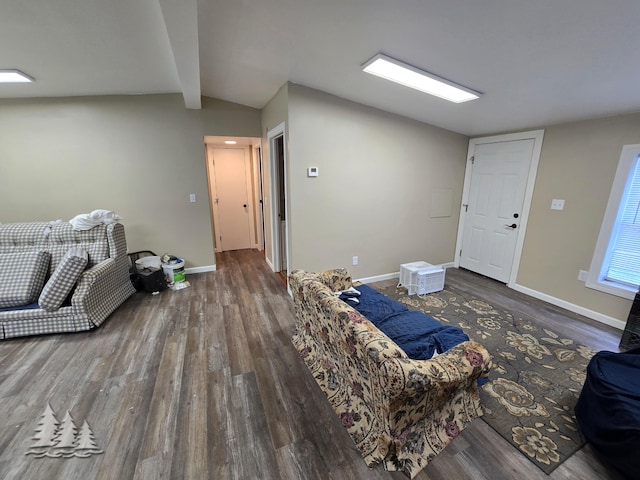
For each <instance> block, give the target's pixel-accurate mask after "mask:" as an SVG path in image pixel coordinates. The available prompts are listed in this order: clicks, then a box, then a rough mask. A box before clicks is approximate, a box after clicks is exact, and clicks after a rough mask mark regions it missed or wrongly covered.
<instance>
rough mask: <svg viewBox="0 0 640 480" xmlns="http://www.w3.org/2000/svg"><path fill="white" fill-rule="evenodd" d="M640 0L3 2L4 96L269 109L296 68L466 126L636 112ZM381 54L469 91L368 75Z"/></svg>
mask: <svg viewBox="0 0 640 480" xmlns="http://www.w3.org/2000/svg"><path fill="white" fill-rule="evenodd" d="M638 25H640V2H639V1H638V0H610V1H608V2H604V1H602V0H560V1H558V0H527V1H525V0H484V1H478V0H386V1H385V0H322V1H320V0H259V1H256V0H135V1H131V0H110V1H105V0H28V1H25V0H3V1H2V8H1V12H0V69H2V68H18V69H20V70H23V71H24V72H25V73H27V74H29V75H31V76H32V77H34V78H35V79H36V82H35V83H33V84H19V85H0V98H13V97H49V96H77V95H112V94H143V93H170V92H180V93H182V94H183V95H184V99H185V105H186V106H187V107H188V108H199V107H200V95H206V96H210V97H215V98H219V99H222V100H227V101H231V102H236V103H240V104H243V105H248V106H251V107H255V108H262V107H264V106H265V104H266V103H267V102H268V101H269V100H270V99H271V98H272V97H273V95H274V94H275V93H276V92H277V91H278V89H279V88H280V87H281V86H282V85H283V84H284V83H285V82H286V81H291V82H295V83H299V84H303V85H306V86H309V87H312V88H316V89H319V90H323V91H325V92H329V93H332V94H335V95H337V96H340V97H343V98H346V99H350V100H353V101H356V102H359V103H363V104H366V105H371V106H374V107H377V108H380V109H382V110H386V111H389V112H393V113H398V114H400V115H404V116H406V117H409V118H413V119H416V120H420V121H424V122H427V123H431V124H433V125H438V126H440V127H444V128H447V129H450V130H454V131H457V132H461V133H464V134H468V135H480V134H489V133H496V132H504V131H512V130H517V129H523V128H534V127H540V126H546V125H551V124H555V123H561V122H565V121H571V120H578V119H585V118H593V117H600V116H606V115H614V114H619V113H627V112H635V111H640V62H639V61H638V60H639V59H638V53H639V52H640V34H639V32H638ZM379 52H382V53H385V54H387V55H389V56H392V57H395V58H397V59H399V60H402V61H404V62H406V63H409V64H412V65H414V66H416V67H420V68H422V69H425V70H428V71H430V72H432V73H435V74H437V75H439V76H442V77H445V78H448V79H450V80H453V81H455V82H457V83H460V84H462V85H465V86H467V87H469V88H472V89H474V90H478V91H480V92H483V93H484V95H483V96H482V97H481V98H480V99H479V100H475V101H472V102H468V103H463V104H453V103H449V102H446V101H444V100H440V99H437V98H434V97H430V96H428V95H426V94H422V93H419V92H414V91H411V90H409V89H406V88H404V87H401V86H398V85H395V84H390V83H388V82H386V81H384V80H382V79H379V78H377V77H373V76H370V75H367V74H365V73H363V72H362V71H361V69H360V65H361V64H362V63H364V62H365V61H366V60H368V59H369V58H371V57H372V56H374V55H375V54H376V53H379Z"/></svg>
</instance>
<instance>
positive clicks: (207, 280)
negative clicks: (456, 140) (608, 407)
mask: <svg viewBox="0 0 640 480" xmlns="http://www.w3.org/2000/svg"><path fill="white" fill-rule="evenodd" d="M217 268H218V270H217V271H216V272H211V273H204V274H197V275H190V276H189V277H188V280H189V281H190V282H191V287H190V288H188V289H184V290H180V291H175V292H174V291H165V292H163V293H161V294H159V295H150V294H143V293H138V294H136V295H135V296H134V297H132V298H131V299H130V300H128V301H127V302H126V303H125V304H124V305H122V306H121V307H120V308H119V309H118V310H117V311H116V312H115V313H114V314H113V315H112V316H111V318H110V319H108V320H107V322H105V324H104V325H103V326H102V327H100V328H99V329H97V330H94V331H92V332H88V333H79V334H68V335H52V336H43V337H33V338H22V339H14V340H9V341H3V342H0V478H2V479H20V480H31V479H37V480H39V479H58V478H59V479H119V480H123V479H133V478H135V479H145V480H146V479H160V478H165V479H215V480H225V479H238V480H251V479H291V480H299V479H336V480H343V479H348V480H357V479H367V480H369V479H373V480H375V479H401V478H406V477H404V475H402V474H398V473H388V472H385V471H384V470H383V469H382V467H377V468H375V469H369V468H367V467H366V465H365V464H364V462H363V461H362V459H361V457H360V455H359V454H358V452H357V451H356V450H355V447H354V446H353V443H352V442H351V440H350V438H349V437H348V435H347V434H346V432H345V431H344V429H343V428H342V425H341V423H340V421H339V419H338V418H337V417H336V416H335V415H334V413H333V411H332V410H331V408H330V407H329V404H328V402H327V401H326V399H325V397H324V395H323V394H322V392H321V391H320V390H319V388H318V387H317V385H316V384H315V382H314V380H313V378H311V376H310V374H309V372H308V370H307V369H306V367H305V365H304V363H303V362H302V361H301V360H300V359H299V357H298V356H297V354H296V352H295V350H294V348H293V346H292V345H291V343H290V337H291V335H292V333H293V310H292V305H291V302H290V299H289V297H288V295H287V293H286V289H285V287H284V285H283V283H282V282H281V280H280V279H279V278H278V277H277V276H276V275H275V274H273V273H272V272H271V271H270V270H269V268H268V267H267V265H266V264H265V262H264V258H263V256H262V255H261V254H260V253H258V252H256V251H238V252H227V253H224V254H220V255H218V256H217ZM447 281H448V282H452V283H454V284H455V285H456V286H457V287H458V288H464V289H466V291H467V292H469V293H470V294H474V295H477V296H480V297H487V298H490V299H491V300H492V301H496V302H501V303H503V304H505V305H511V306H512V307H513V308H516V309H517V308H522V309H523V310H524V311H527V312H529V313H531V312H534V313H535V317H536V318H538V319H539V321H540V323H541V324H546V325H549V326H550V327H551V328H553V329H554V331H556V332H558V333H562V334H563V335H566V336H569V337H571V338H573V339H574V340H577V341H579V342H581V343H584V344H585V345H589V346H592V347H593V348H596V349H608V350H615V351H617V345H618V341H619V339H620V334H621V332H619V331H617V330H615V329H612V328H608V327H606V326H603V325H600V324H598V323H596V322H593V321H589V320H586V319H583V318H581V317H578V316H576V315H572V314H568V313H567V312H565V311H562V310H561V309H557V308H555V307H552V306H548V305H546V304H544V303H542V302H539V301H537V300H534V299H531V298H529V297H526V296H524V295H521V294H518V293H516V292H513V291H512V290H508V289H507V288H506V287H504V286H503V285H500V284H498V283H495V282H493V281H490V280H486V279H482V278H481V277H478V276H476V275H473V274H470V273H468V272H464V271H457V270H448V271H447ZM47 402H49V403H50V404H51V406H52V407H53V409H54V411H55V412H56V413H57V415H58V418H59V419H60V420H61V419H62V417H63V416H64V413H65V412H66V411H67V410H69V411H70V413H71V415H72V416H73V418H74V419H75V420H76V423H77V425H78V427H79V426H80V425H81V424H82V421H83V420H87V421H88V422H89V424H90V425H91V427H92V429H93V432H94V434H95V441H96V443H97V445H98V446H99V447H100V448H102V449H104V453H103V454H99V455H94V456H91V457H89V458H68V459H61V458H34V457H33V456H31V455H25V453H26V452H27V450H28V449H29V447H30V446H31V444H32V442H33V440H32V439H31V437H32V436H33V434H34V430H35V428H36V427H37V423H38V420H39V417H40V415H41V413H42V412H43V410H44V408H45V406H46V404H47ZM416 478H417V479H418V480H427V479H430V480H456V479H487V480H488V479H491V480H500V479H505V480H506V479H514V478H519V479H544V478H548V477H547V476H546V475H545V474H543V473H542V472H541V471H540V470H539V469H538V468H537V467H535V466H534V465H533V464H532V463H531V462H529V461H528V460H527V459H526V458H525V457H524V456H523V455H521V454H520V453H518V451H517V450H516V449H514V447H512V446H511V445H510V444H508V443H507V442H506V441H505V440H503V439H502V438H501V437H500V436H499V435H497V434H496V433H495V432H494V431H493V430H492V429H491V428H490V427H488V426H487V424H485V423H484V422H483V421H482V420H476V421H475V422H474V423H473V424H472V425H471V426H470V427H469V428H467V429H466V430H465V431H464V432H463V433H462V435H461V436H460V437H459V438H458V439H456V440H455V441H454V442H453V443H452V444H451V445H450V446H449V447H447V449H446V450H445V451H444V452H443V453H442V454H441V455H439V456H438V457H437V458H436V459H435V460H434V461H433V462H432V463H431V464H430V465H429V466H427V468H426V469H424V470H423V471H422V472H421V473H420V474H419V475H418V476H417V477H416ZM550 478H551V479H554V480H560V479H572V480H573V479H611V480H613V479H615V480H618V478H619V477H617V476H616V475H615V474H614V473H612V472H609V471H607V470H606V469H605V467H603V465H602V464H601V463H600V462H599V461H598V460H597V459H596V457H595V456H594V454H593V452H592V451H591V449H590V448H589V447H588V446H587V447H586V448H584V449H583V450H582V451H580V452H578V453H576V454H575V455H574V456H573V457H571V458H570V459H569V460H568V461H566V462H565V463H564V464H563V465H561V466H560V467H559V468H558V469H556V470H555V471H554V472H553V473H552V474H551V476H550Z"/></svg>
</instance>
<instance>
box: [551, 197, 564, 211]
mask: <svg viewBox="0 0 640 480" xmlns="http://www.w3.org/2000/svg"><path fill="white" fill-rule="evenodd" d="M551 210H564V200H560V199H558V198H554V199H553V200H551Z"/></svg>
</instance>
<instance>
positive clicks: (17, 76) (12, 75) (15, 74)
mask: <svg viewBox="0 0 640 480" xmlns="http://www.w3.org/2000/svg"><path fill="white" fill-rule="evenodd" d="M29 82H33V78H31V77H30V76H29V75H26V74H24V73H22V72H21V71H20V70H0V83H29Z"/></svg>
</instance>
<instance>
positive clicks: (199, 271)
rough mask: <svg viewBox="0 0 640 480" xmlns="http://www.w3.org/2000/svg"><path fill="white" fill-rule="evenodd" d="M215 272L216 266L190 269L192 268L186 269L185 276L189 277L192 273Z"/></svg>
mask: <svg viewBox="0 0 640 480" xmlns="http://www.w3.org/2000/svg"><path fill="white" fill-rule="evenodd" d="M215 271H216V266H215V265H205V266H204V267H190V268H185V269H184V273H185V275H189V274H190V273H205V272H215Z"/></svg>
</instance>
